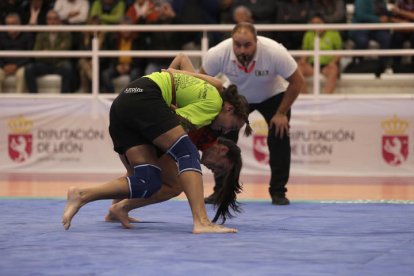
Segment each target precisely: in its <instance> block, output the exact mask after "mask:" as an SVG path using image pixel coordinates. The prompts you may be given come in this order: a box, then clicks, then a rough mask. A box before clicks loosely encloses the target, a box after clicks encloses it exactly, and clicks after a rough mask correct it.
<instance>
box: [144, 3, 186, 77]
mask: <svg viewBox="0 0 414 276" xmlns="http://www.w3.org/2000/svg"><path fill="white" fill-rule="evenodd" d="M153 23H154V24H165V25H171V24H176V14H175V12H174V10H173V8H172V7H171V5H170V3H168V2H165V3H162V4H161V6H160V7H159V15H158V19H157V20H156V21H155V22H153ZM148 41H149V46H148V48H149V49H151V50H180V47H181V45H180V43H179V39H178V37H177V33H175V32H165V33H163V32H151V33H149V35H148ZM171 62H172V58H151V59H149V61H148V65H147V67H146V69H145V75H149V74H151V73H152V72H156V71H160V70H161V69H165V68H168V66H169V65H170V64H171Z"/></svg>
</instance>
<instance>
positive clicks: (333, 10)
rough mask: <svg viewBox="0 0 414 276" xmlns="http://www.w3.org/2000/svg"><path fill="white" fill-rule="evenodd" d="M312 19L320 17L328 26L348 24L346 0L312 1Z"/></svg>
mask: <svg viewBox="0 0 414 276" xmlns="http://www.w3.org/2000/svg"><path fill="white" fill-rule="evenodd" d="M310 11H311V15H310V18H311V17H313V16H316V15H320V16H322V17H323V18H324V22H325V23H327V24H335V23H338V24H339V23H346V3H345V1H344V0H335V1H332V0H312V2H311V6H310Z"/></svg>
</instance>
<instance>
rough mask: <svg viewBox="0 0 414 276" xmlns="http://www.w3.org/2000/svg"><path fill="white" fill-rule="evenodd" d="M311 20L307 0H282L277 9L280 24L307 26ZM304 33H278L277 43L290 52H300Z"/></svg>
mask: <svg viewBox="0 0 414 276" xmlns="http://www.w3.org/2000/svg"><path fill="white" fill-rule="evenodd" d="M308 20H309V3H308V1H306V0H292V1H290V0H281V1H280V2H279V3H278V7H277V19H276V22H277V23H278V24H306V23H307V22H308ZM304 33H305V32H303V31H295V32H293V31H287V32H286V31H284V32H278V33H276V38H275V39H276V41H278V42H279V43H282V44H283V46H285V47H286V48H287V49H288V50H298V49H300V47H301V45H302V38H303V35H304Z"/></svg>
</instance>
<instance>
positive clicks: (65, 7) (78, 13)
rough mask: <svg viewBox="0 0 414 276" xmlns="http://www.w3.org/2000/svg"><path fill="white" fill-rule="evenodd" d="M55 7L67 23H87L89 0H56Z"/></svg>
mask: <svg viewBox="0 0 414 276" xmlns="http://www.w3.org/2000/svg"><path fill="white" fill-rule="evenodd" d="M53 9H54V10H55V11H56V12H57V13H58V14H59V17H60V19H61V20H62V22H63V23H65V24H85V23H86V20H87V19H88V14H89V1H88V0H56V2H55V6H54V7H53Z"/></svg>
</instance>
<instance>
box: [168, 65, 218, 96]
mask: <svg viewBox="0 0 414 276" xmlns="http://www.w3.org/2000/svg"><path fill="white" fill-rule="evenodd" d="M168 70H170V71H171V73H181V74H185V75H190V76H193V77H196V78H199V79H202V80H204V81H206V82H208V83H210V84H211V85H213V86H214V87H215V88H216V89H217V90H218V91H220V92H221V91H222V90H223V82H222V81H221V80H219V79H218V78H215V77H212V76H209V75H203V74H198V73H193V72H188V71H183V70H177V69H172V68H169V69H168Z"/></svg>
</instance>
